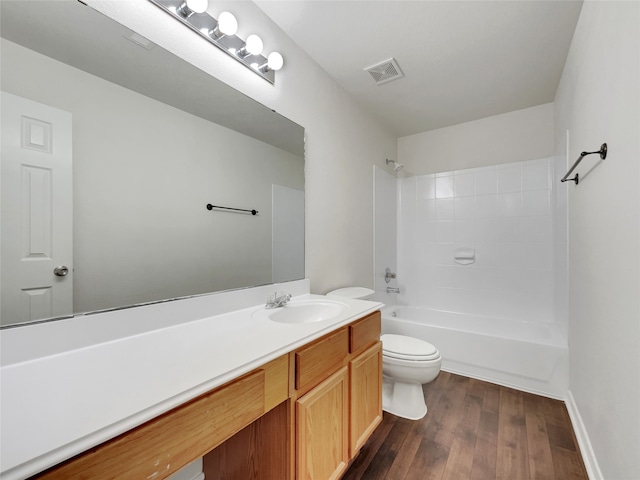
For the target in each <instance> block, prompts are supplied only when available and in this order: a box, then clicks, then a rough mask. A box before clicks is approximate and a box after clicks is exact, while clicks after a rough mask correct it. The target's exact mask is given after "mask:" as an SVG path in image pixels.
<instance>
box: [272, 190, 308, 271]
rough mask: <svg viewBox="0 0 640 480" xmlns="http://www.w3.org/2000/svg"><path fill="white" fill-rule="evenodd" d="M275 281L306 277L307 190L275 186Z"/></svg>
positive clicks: (273, 204)
mask: <svg viewBox="0 0 640 480" xmlns="http://www.w3.org/2000/svg"><path fill="white" fill-rule="evenodd" d="M272 196H273V197H272V208H273V215H272V236H273V239H272V240H273V245H272V255H271V258H272V262H273V264H272V270H271V272H272V273H271V276H272V281H273V283H277V282H284V281H287V280H299V279H301V278H304V192H303V191H302V190H296V189H294V188H288V187H283V186H280V185H273V186H272Z"/></svg>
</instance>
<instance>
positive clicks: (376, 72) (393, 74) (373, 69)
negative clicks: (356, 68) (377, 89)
mask: <svg viewBox="0 0 640 480" xmlns="http://www.w3.org/2000/svg"><path fill="white" fill-rule="evenodd" d="M364 71H365V72H369V75H371V77H372V78H373V80H374V81H375V82H376V84H377V85H382V84H383V83H387V82H390V81H391V80H396V79H398V78H402V77H404V73H402V70H400V67H399V66H398V62H396V59H395V58H389V59H387V60H385V61H383V62H380V63H377V64H376V65H372V66H370V67H367V68H365V69H364Z"/></svg>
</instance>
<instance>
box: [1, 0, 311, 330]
mask: <svg viewBox="0 0 640 480" xmlns="http://www.w3.org/2000/svg"><path fill="white" fill-rule="evenodd" d="M0 5H1V8H2V12H1V21H2V25H1V29H0V32H1V34H2V37H3V38H2V45H1V47H2V63H3V65H2V72H1V74H2V77H1V82H2V83H1V85H2V90H3V91H6V92H8V93H10V94H12V95H16V96H18V97H22V98H26V99H29V100H33V101H35V102H39V103H41V104H44V105H47V106H51V107H55V108H57V109H60V110H63V111H66V112H70V113H71V115H72V132H71V133H72V138H73V140H72V145H73V192H72V193H73V212H67V213H69V214H70V215H72V221H73V258H72V259H71V261H70V262H67V261H66V260H65V263H70V265H68V266H69V267H70V271H71V273H70V274H69V275H68V277H65V278H61V277H55V276H54V275H53V273H52V274H51V278H50V279H49V280H47V281H44V282H41V283H42V285H35V286H31V287H29V286H26V287H25V286H24V285H20V282H16V281H15V280H16V277H20V273H19V272H15V271H13V270H14V267H13V266H12V265H14V264H15V265H19V264H20V262H22V263H24V262H25V259H24V258H22V259H20V262H17V263H16V262H15V261H13V260H8V259H6V258H5V257H6V255H7V254H8V253H7V251H5V250H7V249H5V248H4V245H5V244H7V245H9V244H12V243H13V244H15V243H16V240H17V243H20V242H22V243H24V242H25V241H26V240H25V239H24V238H23V237H24V235H25V234H24V231H22V230H24V228H22V229H21V228H16V227H15V226H10V227H7V225H5V223H4V219H5V218H8V217H9V216H10V215H8V214H7V212H15V211H16V209H24V207H22V206H20V204H19V200H16V199H8V198H5V197H4V191H5V188H4V185H3V188H2V192H3V198H2V218H0V220H2V222H3V223H2V239H1V240H2V246H3V248H2V255H3V257H2V270H3V273H2V279H1V281H2V283H1V284H0V288H1V289H2V300H3V301H2V312H1V315H2V316H1V318H0V323H1V324H2V325H3V326H6V325H11V324H18V323H20V322H24V321H30V320H34V319H39V318H43V317H44V318H46V317H51V316H55V317H58V316H61V315H65V314H71V313H80V312H88V311H95V310H102V309H110V308H117V307H123V306H129V305H132V304H139V303H146V302H154V301H160V300H164V299H169V298H176V297H182V296H189V295H197V294H203V293H208V292H215V291H221V290H230V289H236V288H243V287H248V286H254V285H264V284H269V283H273V282H276V281H286V280H295V279H299V278H303V277H304V251H303V249H304V193H303V191H304V131H303V129H302V127H300V126H298V125H296V124H294V123H293V122H291V121H289V120H288V119H286V118H284V117H282V116H281V115H278V114H276V113H275V112H272V111H271V110H269V109H267V108H266V107H264V106H263V105H260V104H258V103H257V102H255V101H253V100H252V99H250V98H248V97H246V96H244V95H242V94H241V93H239V92H237V91H235V90H234V89H232V88H231V87H229V86H227V85H225V84H222V83H221V82H219V81H218V80H216V79H215V78H213V77H211V76H209V75H207V74H205V73H204V72H202V71H200V70H199V69H197V68H195V67H194V66H192V65H190V64H188V63H186V62H184V61H183V60H181V59H179V58H178V57H176V56H174V55H172V54H170V53H169V52H167V51H165V50H163V49H162V48H160V47H158V46H157V45H153V44H146V45H145V39H143V38H142V37H139V36H137V35H136V34H135V33H134V32H131V31H129V30H128V29H126V28H125V27H123V26H121V25H119V24H117V23H116V22H114V21H113V20H111V19H109V18H107V17H105V16H103V15H101V14H100V13H98V12H96V11H94V10H92V9H91V8H90V7H87V6H84V5H82V4H80V3H79V2H77V1H75V0H68V1H58V2H50V1H30V2H24V1H5V0H3V1H2V2H1V3H0ZM140 44H143V45H140ZM3 114H4V112H3ZM3 133H4V132H3ZM4 143H5V140H4V135H3V144H4ZM53 145H54V147H55V139H54V142H53ZM3 148H4V145H3ZM4 157H5V155H4V150H3V160H2V161H3V171H4V169H5V168H4V162H5V158H4ZM7 178H8V177H7ZM2 180H3V182H4V181H5V175H4V174H3V179H2ZM207 203H213V204H215V205H223V206H229V207H236V208H247V209H255V210H258V212H259V213H258V214H257V215H255V216H253V215H251V214H243V213H233V212H227V211H221V210H217V209H214V210H212V211H209V210H207V209H206V205H207ZM47 208H48V207H47ZM274 210H275V211H274ZM25 212H26V213H24V215H23V217H24V218H23V219H22V220H21V221H22V223H23V224H24V223H25V222H27V223H28V222H29V221H33V218H31V219H27V220H25V218H27V217H29V214H30V213H29V211H28V209H27V210H25ZM54 223H55V219H54ZM274 238H275V239H276V241H275V242H274V240H273V239H274ZM22 250H24V249H22ZM46 255H48V254H46ZM46 255H44V256H46ZM35 257H37V255H36V256H34V258H31V259H27V260H26V261H35V260H37V258H35ZM14 260H15V259H14ZM12 262H13V263H12ZM54 262H55V260H54ZM7 265H8V266H9V267H11V268H7V269H6V270H7V271H6V272H5V266H7ZM15 268H18V269H19V268H20V267H19V266H18V267H15ZM62 281H72V282H73V298H72V304H73V312H59V311H52V310H51V308H50V303H51V301H50V299H47V298H46V295H43V296H42V298H39V299H38V298H37V295H35V296H34V295H31V296H29V292H27V290H28V289H29V288H31V289H32V290H31V293H33V292H46V290H47V289H48V288H50V285H52V286H53V287H55V285H56V282H58V283H59V282H62ZM49 284H50V285H49ZM33 297H36V299H35V300H33V299H31V300H30V298H33ZM5 300H6V301H5ZM29 302H32V304H31V305H30V304H29Z"/></svg>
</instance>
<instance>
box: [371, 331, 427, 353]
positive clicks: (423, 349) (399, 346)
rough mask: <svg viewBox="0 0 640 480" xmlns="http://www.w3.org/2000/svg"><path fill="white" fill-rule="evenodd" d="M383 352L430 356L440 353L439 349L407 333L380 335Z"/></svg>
mask: <svg viewBox="0 0 640 480" xmlns="http://www.w3.org/2000/svg"><path fill="white" fill-rule="evenodd" d="M380 340H382V350H383V352H389V353H391V354H401V355H408V356H430V355H434V354H437V353H438V349H437V348H436V347H434V346H433V345H431V344H430V343H428V342H425V341H424V340H420V339H419V338H413V337H407V336H406V335H394V334H391V333H385V334H384V335H382V336H381V337H380Z"/></svg>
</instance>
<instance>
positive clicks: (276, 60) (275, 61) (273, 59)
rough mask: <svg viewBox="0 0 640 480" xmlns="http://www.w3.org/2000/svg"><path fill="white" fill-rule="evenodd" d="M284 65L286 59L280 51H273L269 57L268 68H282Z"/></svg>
mask: <svg viewBox="0 0 640 480" xmlns="http://www.w3.org/2000/svg"><path fill="white" fill-rule="evenodd" d="M282 65H284V59H283V58H282V55H280V54H279V53H278V52H271V53H270V54H269V56H268V57H267V68H268V69H269V70H280V69H281V68H282Z"/></svg>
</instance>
